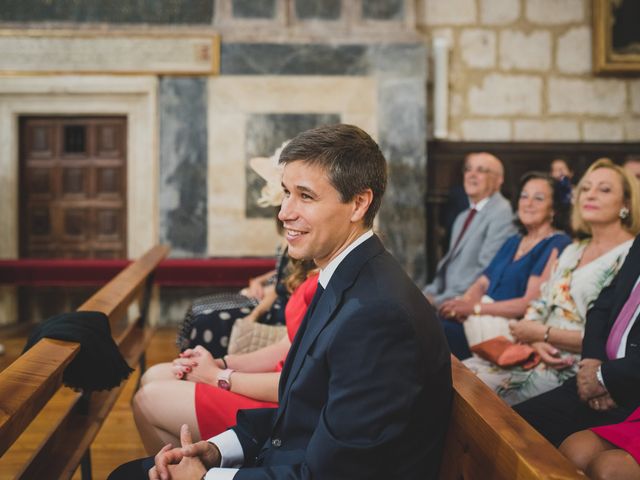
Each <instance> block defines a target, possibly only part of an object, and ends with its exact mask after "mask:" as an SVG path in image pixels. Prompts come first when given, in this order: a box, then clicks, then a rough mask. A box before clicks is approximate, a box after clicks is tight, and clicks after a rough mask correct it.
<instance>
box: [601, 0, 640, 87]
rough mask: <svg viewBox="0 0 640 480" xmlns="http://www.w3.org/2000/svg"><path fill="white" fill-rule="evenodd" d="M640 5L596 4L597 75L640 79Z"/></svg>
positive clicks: (628, 1) (629, 1)
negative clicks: (634, 75) (616, 75)
mask: <svg viewBox="0 0 640 480" xmlns="http://www.w3.org/2000/svg"><path fill="white" fill-rule="evenodd" d="M639 25H640V1H639V0H593V60H594V61H593V67H594V70H595V72H596V73H601V74H607V73H611V74H613V73H626V74H634V73H635V74H636V75H640V28H639Z"/></svg>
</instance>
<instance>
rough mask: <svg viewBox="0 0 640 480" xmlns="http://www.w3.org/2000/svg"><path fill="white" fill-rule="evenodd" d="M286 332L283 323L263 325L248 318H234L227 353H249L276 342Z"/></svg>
mask: <svg viewBox="0 0 640 480" xmlns="http://www.w3.org/2000/svg"><path fill="white" fill-rule="evenodd" d="M286 334H287V327H286V326H285V325H265V324H264V323H258V322H255V321H253V320H252V319H250V318H240V319H238V320H236V322H235V323H234V324H233V327H232V328H231V335H230V336H229V347H228V349H227V351H228V352H229V354H238V353H249V352H253V351H255V350H258V349H260V348H262V347H266V346H268V345H271V344H273V343H276V342H277V341H278V340H280V339H281V338H282V337H284V336H285V335H286Z"/></svg>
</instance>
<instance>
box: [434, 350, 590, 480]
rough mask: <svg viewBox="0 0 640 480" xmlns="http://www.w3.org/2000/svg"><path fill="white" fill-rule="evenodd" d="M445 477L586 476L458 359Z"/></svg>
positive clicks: (454, 361)
mask: <svg viewBox="0 0 640 480" xmlns="http://www.w3.org/2000/svg"><path fill="white" fill-rule="evenodd" d="M451 369H452V375H453V386H454V398H453V408H452V415H451V421H450V426H449V432H448V434H447V440H446V443H445V451H444V457H443V462H442V468H441V470H440V478H441V479H454V478H455V479H460V478H462V479H465V480H472V479H486V478H491V479H505V480H507V479H541V478H550V479H586V477H585V476H584V475H583V474H582V473H581V472H579V471H578V469H577V468H576V467H575V466H574V465H572V464H571V462H569V460H567V459H566V458H565V457H564V456H563V455H562V454H561V453H560V452H559V451H558V450H557V449H556V448H555V447H554V446H553V445H551V444H550V443H549V442H548V441H547V440H546V439H545V438H544V437H543V436H542V435H540V433H538V432H537V431H536V430H535V429H534V428H533V427H531V426H530V425H529V424H528V423H527V422H526V421H525V420H524V419H523V418H522V417H520V416H519V415H518V414H517V413H516V412H515V411H514V410H513V409H511V408H510V407H509V406H508V405H507V404H506V403H504V402H503V401H502V400H501V399H500V398H499V397H498V396H497V395H496V394H495V393H494V392H493V391H491V389H490V388H489V387H487V386H486V385H485V384H484V383H483V382H482V381H481V380H480V379H479V378H478V377H477V376H476V375H475V374H474V373H473V372H471V371H470V370H469V369H468V368H467V367H466V366H465V365H463V364H462V362H460V361H459V360H458V359H457V358H455V357H453V356H452V357H451Z"/></svg>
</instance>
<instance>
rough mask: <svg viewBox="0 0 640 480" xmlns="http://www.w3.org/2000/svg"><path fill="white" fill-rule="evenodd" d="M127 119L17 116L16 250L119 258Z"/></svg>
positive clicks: (22, 253)
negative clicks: (18, 192)
mask: <svg viewBox="0 0 640 480" xmlns="http://www.w3.org/2000/svg"><path fill="white" fill-rule="evenodd" d="M126 130H127V129H126V118H124V117H91V118H89V117H23V118H21V119H20V256H21V257H23V258H30V257H31V258H125V257H126V256H127V250H126V234H127V232H126V224H127V219H126V191H127V190H126V188H127V186H126V145H127V139H126Z"/></svg>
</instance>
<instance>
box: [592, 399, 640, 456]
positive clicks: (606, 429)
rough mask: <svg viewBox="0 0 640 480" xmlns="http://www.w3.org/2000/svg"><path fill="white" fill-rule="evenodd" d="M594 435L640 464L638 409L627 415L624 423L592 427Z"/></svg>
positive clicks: (639, 412) (639, 417)
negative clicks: (624, 451) (624, 452)
mask: <svg viewBox="0 0 640 480" xmlns="http://www.w3.org/2000/svg"><path fill="white" fill-rule="evenodd" d="M591 430H592V431H593V432H594V433H595V434H597V435H599V436H601V437H602V438H604V439H605V440H608V441H609V442H611V443H613V444H614V445H615V446H616V447H619V448H621V449H623V450H626V451H627V452H629V454H631V456H632V457H633V458H635V460H636V462H638V463H640V408H636V409H635V411H634V412H633V413H632V414H631V415H629V416H628V417H627V418H626V420H625V421H624V422H621V423H614V424H613V425H604V426H602V427H593V428H592V429H591Z"/></svg>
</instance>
